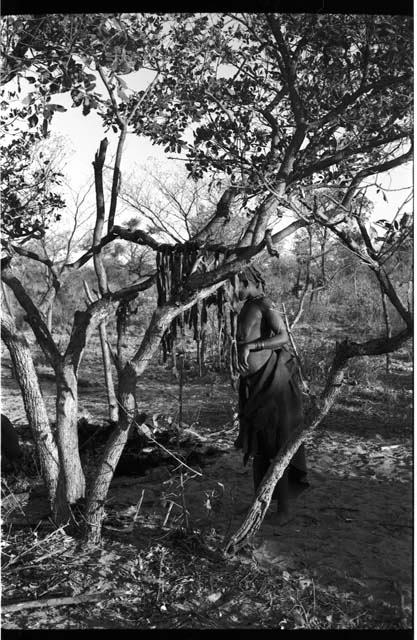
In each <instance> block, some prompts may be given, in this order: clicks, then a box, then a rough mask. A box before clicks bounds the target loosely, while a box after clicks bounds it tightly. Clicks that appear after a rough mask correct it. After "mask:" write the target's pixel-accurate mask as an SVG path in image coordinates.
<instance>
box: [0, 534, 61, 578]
mask: <svg viewBox="0 0 417 640" xmlns="http://www.w3.org/2000/svg"><path fill="white" fill-rule="evenodd" d="M67 524H68V523H66V524H63V525H62V526H61V527H59V529H56V530H55V531H52V532H51V533H50V534H49V535H48V536H46V538H43V539H42V540H39V541H38V542H37V543H36V544H34V545H33V546H31V547H30V548H29V549H27V551H23V553H21V554H20V555H18V556H16V558H13V560H10V562H8V563H7V565H6V566H5V567H4V569H8V568H9V567H10V566H11V565H12V564H15V563H16V562H17V561H18V560H20V559H21V558H23V556H25V555H26V554H27V553H29V552H30V551H33V549H35V548H36V547H39V546H40V545H41V544H43V543H44V542H46V541H47V540H49V539H50V538H53V537H54V536H56V535H57V534H58V533H64V528H65V527H66V526H67Z"/></svg>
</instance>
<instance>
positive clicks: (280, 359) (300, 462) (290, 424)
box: [235, 348, 307, 482]
mask: <svg viewBox="0 0 417 640" xmlns="http://www.w3.org/2000/svg"><path fill="white" fill-rule="evenodd" d="M296 375H297V367H296V361H295V358H294V356H293V355H292V354H291V353H290V352H289V351H288V350H287V349H285V348H282V349H278V350H277V351H273V352H272V353H271V357H270V358H269V360H267V362H266V363H265V364H264V366H263V367H262V368H261V369H260V370H259V371H257V372H256V373H254V374H252V375H249V376H246V377H241V378H240V383H239V418H240V429H239V435H238V438H237V440H236V442H235V447H236V448H237V449H243V453H244V458H243V464H244V465H246V463H247V461H248V458H249V456H256V455H263V456H267V457H268V458H269V459H272V458H273V457H274V456H275V455H276V454H277V453H278V451H279V449H280V447H282V445H283V444H284V443H285V441H286V440H287V439H288V437H289V436H290V434H291V432H292V431H293V430H294V429H296V428H297V427H298V426H300V425H301V423H302V421H303V405H302V397H301V391H300V389H299V387H298V384H297V382H296V379H295V376H296ZM260 443H262V450H260ZM306 473H307V467H306V461H305V453H304V445H303V444H302V445H301V446H300V447H299V449H298V450H297V452H296V453H295V454H294V456H293V458H292V460H291V462H290V465H289V480H290V481H296V482H297V481H301V482H303V480H304V477H305V476H306Z"/></svg>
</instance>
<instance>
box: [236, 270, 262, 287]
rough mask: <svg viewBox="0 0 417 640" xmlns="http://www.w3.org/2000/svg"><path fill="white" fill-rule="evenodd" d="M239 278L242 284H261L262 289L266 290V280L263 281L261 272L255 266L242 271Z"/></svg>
mask: <svg viewBox="0 0 417 640" xmlns="http://www.w3.org/2000/svg"><path fill="white" fill-rule="evenodd" d="M238 278H239V280H241V281H242V282H253V284H254V285H256V286H258V285H259V284H260V285H261V286H262V289H265V280H264V279H263V277H262V275H261V272H260V271H259V270H258V269H257V268H256V267H254V266H253V265H249V267H245V269H242V271H240V272H239V273H238Z"/></svg>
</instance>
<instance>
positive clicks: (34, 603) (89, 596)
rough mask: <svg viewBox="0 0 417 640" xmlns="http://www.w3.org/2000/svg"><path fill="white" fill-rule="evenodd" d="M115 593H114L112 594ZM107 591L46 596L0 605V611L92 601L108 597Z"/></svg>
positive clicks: (6, 611)
mask: <svg viewBox="0 0 417 640" xmlns="http://www.w3.org/2000/svg"><path fill="white" fill-rule="evenodd" d="M113 595H115V594H113ZM109 597H110V594H108V593H83V594H81V595H79V596H68V597H65V598H46V599H45V600H28V601H27V602H16V604H6V605H3V606H2V613H12V612H13V611H22V609H39V608H41V607H60V606H68V605H73V604H80V603H81V602H94V601H97V600H104V599H105V598H109Z"/></svg>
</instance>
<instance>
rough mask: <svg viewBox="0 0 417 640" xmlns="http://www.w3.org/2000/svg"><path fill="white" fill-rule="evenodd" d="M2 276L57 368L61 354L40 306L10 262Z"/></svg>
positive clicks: (43, 348)
mask: <svg viewBox="0 0 417 640" xmlns="http://www.w3.org/2000/svg"><path fill="white" fill-rule="evenodd" d="M1 278H2V280H3V282H4V283H5V284H7V285H8V286H9V287H10V289H11V290H12V291H13V293H14V295H15V296H16V299H17V300H18V302H19V304H20V305H21V307H22V308H23V309H24V310H25V311H26V314H27V315H26V318H25V319H26V320H27V322H28V323H29V325H30V327H31V329H32V331H33V333H34V334H35V336H36V339H37V341H38V342H39V345H40V347H41V348H42V351H43V352H44V354H45V355H46V357H47V358H48V360H49V361H50V363H51V365H52V367H53V368H54V369H55V368H56V367H57V365H58V362H59V360H60V359H61V354H60V353H59V351H58V348H57V346H56V344H55V342H54V340H53V338H52V336H51V334H50V333H49V330H48V327H47V326H46V324H45V322H44V320H43V318H42V316H41V314H40V312H39V310H38V308H37V307H36V305H35V304H34V303H33V301H32V299H31V298H30V296H29V295H28V294H27V293H26V291H25V288H24V287H23V285H22V283H21V282H20V280H19V279H18V278H17V277H16V276H15V275H14V274H13V272H12V269H11V267H10V263H8V264H6V266H5V267H2V270H1Z"/></svg>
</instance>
